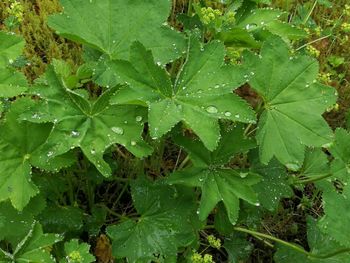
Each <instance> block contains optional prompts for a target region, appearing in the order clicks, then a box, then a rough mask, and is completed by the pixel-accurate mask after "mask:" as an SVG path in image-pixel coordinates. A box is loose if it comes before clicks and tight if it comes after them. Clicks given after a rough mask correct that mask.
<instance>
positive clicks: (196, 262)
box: [191, 252, 215, 263]
mask: <svg viewBox="0 0 350 263" xmlns="http://www.w3.org/2000/svg"><path fill="white" fill-rule="evenodd" d="M191 262H192V263H215V262H214V260H213V256H212V255H210V254H205V255H204V256H201V254H199V253H197V252H196V253H193V255H192V256H191Z"/></svg>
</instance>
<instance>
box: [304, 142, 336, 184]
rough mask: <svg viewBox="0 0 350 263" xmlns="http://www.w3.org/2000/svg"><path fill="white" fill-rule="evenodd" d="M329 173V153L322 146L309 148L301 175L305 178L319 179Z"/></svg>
mask: <svg viewBox="0 0 350 263" xmlns="http://www.w3.org/2000/svg"><path fill="white" fill-rule="evenodd" d="M327 175H330V166H329V162H328V159H327V155H326V154H325V153H324V152H323V151H322V149H320V148H309V149H307V151H306V153H305V160H304V164H303V166H302V168H301V170H300V175H299V176H301V177H303V179H317V178H319V177H323V176H327Z"/></svg>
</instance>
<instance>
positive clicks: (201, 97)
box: [112, 37, 255, 150]
mask: <svg viewBox="0 0 350 263" xmlns="http://www.w3.org/2000/svg"><path fill="white" fill-rule="evenodd" d="M224 53H225V51H224V46H223V44H222V43H220V42H211V43H210V44H207V45H206V46H205V47H201V46H200V43H199V42H198V40H196V39H195V38H194V37H192V38H191V39H190V41H189V45H188V52H187V58H186V61H185V63H184V64H183V66H182V68H181V69H180V73H179V75H178V77H177V79H176V81H175V83H174V84H171V80H170V77H169V75H168V73H167V72H166V71H165V69H164V68H162V67H161V66H159V65H157V64H156V63H155V62H154V60H153V57H152V54H151V52H150V51H147V50H146V49H145V47H143V46H142V45H141V44H140V43H134V44H133V46H132V47H131V51H130V62H127V61H120V60H119V61H115V62H114V63H113V66H112V67H113V69H114V70H115V71H116V72H118V74H119V75H120V78H119V81H120V82H123V81H124V82H127V83H129V86H127V87H125V88H123V89H121V90H118V91H117V92H116V94H115V96H114V97H112V103H114V104H134V103H138V104H141V105H145V104H146V105H148V108H149V112H148V116H149V117H148V122H149V128H150V134H151V136H152V137H153V138H159V137H161V136H163V135H164V134H166V133H167V132H168V131H170V130H171V129H172V127H174V126H175V125H176V124H177V123H178V122H180V121H183V122H185V123H186V124H187V125H188V126H189V127H190V128H191V129H192V130H193V131H194V132H195V133H196V134H197V135H198V136H199V138H200V139H201V140H202V141H203V143H204V145H205V146H206V147H207V148H208V149H210V150H214V149H215V148H216V146H217V144H218V141H219V139H220V128H219V124H218V119H228V120H233V121H239V122H254V121H255V116H254V112H253V111H252V109H251V108H250V107H249V106H248V104H247V103H246V102H245V101H244V100H242V99H241V98H240V97H238V96H237V95H235V94H234V93H232V90H233V89H235V88H237V87H239V86H240V85H241V84H243V83H244V82H245V78H244V71H243V69H242V68H241V67H238V66H231V65H224V63H223V58H224Z"/></svg>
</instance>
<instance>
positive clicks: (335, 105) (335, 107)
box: [326, 103, 339, 112]
mask: <svg viewBox="0 0 350 263" xmlns="http://www.w3.org/2000/svg"><path fill="white" fill-rule="evenodd" d="M326 111H327V112H330V111H339V104H338V103H336V104H334V105H332V106H330V107H329V108H327V109H326Z"/></svg>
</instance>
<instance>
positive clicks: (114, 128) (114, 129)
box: [111, 127, 124, 135]
mask: <svg viewBox="0 0 350 263" xmlns="http://www.w3.org/2000/svg"><path fill="white" fill-rule="evenodd" d="M111 130H112V132H114V133H116V134H119V135H123V134H124V130H123V128H120V127H112V128H111Z"/></svg>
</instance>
